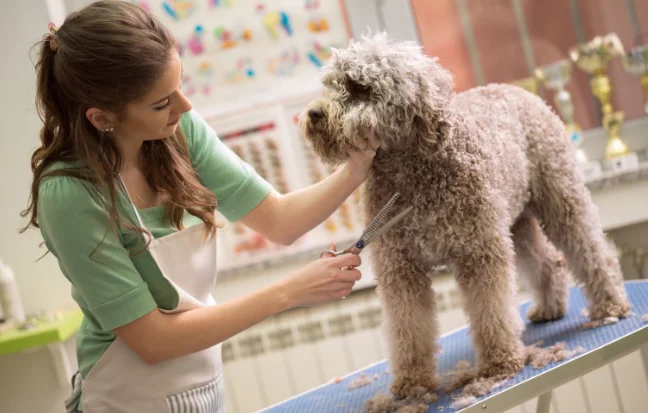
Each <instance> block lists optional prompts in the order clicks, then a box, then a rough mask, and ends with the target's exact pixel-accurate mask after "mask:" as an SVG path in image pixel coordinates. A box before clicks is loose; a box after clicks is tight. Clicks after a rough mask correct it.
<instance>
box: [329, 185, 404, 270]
mask: <svg viewBox="0 0 648 413" xmlns="http://www.w3.org/2000/svg"><path fill="white" fill-rule="evenodd" d="M399 196H400V193H398V192H396V193H395V194H394V195H393V196H392V197H391V199H390V200H389V201H388V202H387V203H386V204H385V206H383V207H382V209H381V210H380V212H378V214H377V215H376V216H375V217H374V219H372V220H371V222H370V223H369V226H368V227H367V229H366V230H365V231H364V232H363V233H362V235H361V236H360V239H358V240H357V241H356V242H355V243H353V245H351V246H349V247H348V248H346V249H344V250H341V251H333V250H326V251H324V252H323V253H322V254H320V258H321V257H323V256H324V254H327V253H328V254H332V255H333V256H336V257H337V256H338V255H342V254H355V255H359V254H360V253H361V252H362V250H363V249H364V248H365V247H366V246H367V245H369V244H371V243H372V242H373V241H375V240H376V239H377V238H378V237H380V236H381V235H382V234H384V233H385V232H387V231H388V230H389V229H390V228H391V227H393V226H394V224H396V223H397V222H398V221H400V220H401V219H403V218H404V217H405V215H407V214H408V213H409V212H410V211H411V210H412V208H413V207H412V206H409V207H407V208H406V209H405V210H404V211H402V212H401V213H400V214H398V215H396V216H395V217H394V218H392V219H390V220H389V221H388V222H387V223H386V224H383V221H385V218H386V217H387V214H388V213H389V211H390V210H391V209H392V207H393V206H394V203H395V202H396V200H397V199H398V197H399Z"/></svg>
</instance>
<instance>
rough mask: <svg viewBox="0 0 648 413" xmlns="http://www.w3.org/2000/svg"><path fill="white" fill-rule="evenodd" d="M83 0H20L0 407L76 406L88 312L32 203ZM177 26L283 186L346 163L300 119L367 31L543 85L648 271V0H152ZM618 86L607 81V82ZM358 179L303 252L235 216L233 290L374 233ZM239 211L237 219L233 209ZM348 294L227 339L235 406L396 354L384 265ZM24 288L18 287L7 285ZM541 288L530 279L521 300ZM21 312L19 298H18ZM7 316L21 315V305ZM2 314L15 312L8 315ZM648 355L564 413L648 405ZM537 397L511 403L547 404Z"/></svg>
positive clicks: (0, 16) (0, 241)
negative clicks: (54, 64)
mask: <svg viewBox="0 0 648 413" xmlns="http://www.w3.org/2000/svg"><path fill="white" fill-rule="evenodd" d="M88 3H90V2H89V1H84V0H20V1H18V0H3V1H2V2H1V3H0V11H1V13H0V21H1V24H0V38H1V39H2V44H3V52H4V55H5V58H4V59H3V60H4V62H5V63H4V64H2V66H1V68H0V70H1V71H2V72H1V73H2V76H0V78H1V79H2V88H3V90H2V92H3V93H2V97H1V99H2V101H1V102H2V103H1V105H2V106H1V110H0V114H1V115H0V116H2V122H1V123H0V124H1V126H0V127H1V128H2V132H1V133H0V139H1V142H2V143H1V147H0V148H1V149H0V171H1V173H0V211H1V214H0V259H2V260H3V261H4V263H5V264H6V266H7V268H11V270H12V271H13V273H14V274H15V280H16V284H17V289H18V292H19V297H20V301H21V306H22V308H23V310H24V313H25V314H26V322H27V323H28V324H29V325H30V329H28V330H26V331H21V332H16V331H15V329H13V330H12V329H11V328H10V324H9V323H4V324H5V327H4V328H3V327H0V411H1V412H7V413H9V412H12V413H32V412H39V413H62V412H64V408H63V400H64V399H65V398H66V397H67V396H68V394H69V391H70V384H69V381H70V376H71V374H72V373H73V372H74V371H76V360H75V355H74V346H75V331H76V329H77V328H78V323H79V321H80V318H79V313H78V312H77V309H76V307H75V304H74V302H73V301H72V299H71V297H70V288H69V285H68V283H67V281H66V280H65V279H64V277H63V276H62V275H61V274H60V271H59V269H58V266H57V263H56V261H55V259H54V258H53V257H52V256H51V255H48V256H46V257H44V258H43V259H42V260H40V261H38V262H37V261H36V260H37V259H38V258H39V257H40V256H41V255H43V253H44V252H45V250H44V248H39V244H40V242H41V237H40V234H38V233H37V231H29V232H28V233H26V234H24V235H21V236H19V235H18V228H19V227H21V226H22V225H24V221H23V220H22V218H21V217H20V216H19V212H20V211H21V210H22V209H23V208H24V207H25V206H26V203H27V197H28V194H29V186H30V184H31V179H32V176H31V172H30V169H29V157H30V155H31V152H32V151H33V150H34V149H35V148H36V147H37V145H38V133H39V129H40V121H39V119H38V116H37V114H36V112H35V109H34V88H35V81H34V79H35V76H34V69H33V60H32V59H33V58H32V55H30V47H31V46H32V45H33V44H34V43H35V42H37V41H38V40H39V39H40V38H41V36H42V35H43V34H45V33H46V31H47V24H48V23H49V22H50V21H52V22H54V23H56V24H57V25H60V24H61V23H62V22H63V19H64V17H65V15H66V14H67V13H69V12H70V11H71V10H74V9H76V8H78V7H82V6H83V5H85V4H88ZM135 3H138V4H139V5H140V6H141V7H143V8H146V9H147V10H149V11H150V12H151V13H153V14H155V15H156V16H157V17H159V18H160V19H161V20H162V21H163V23H164V24H165V25H167V26H168V27H169V28H170V29H171V30H172V31H173V32H174V34H175V35H176V38H177V43H178V49H179V51H180V54H181V57H182V60H183V65H184V71H185V78H186V79H185V83H184V85H183V88H184V91H185V93H186V94H187V96H189V97H190V99H191V100H192V102H193V105H194V108H196V109H197V110H198V111H199V112H200V113H201V114H202V115H203V116H204V117H205V118H206V119H207V120H208V122H209V123H210V124H211V125H212V126H213V128H214V129H215V130H216V131H217V132H218V134H219V137H220V138H221V139H222V140H223V141H224V142H225V143H226V144H227V145H229V146H230V147H231V148H232V149H233V150H235V151H236V152H237V153H238V154H239V155H240V156H241V157H242V158H243V159H244V160H246V161H247V162H249V163H250V164H251V165H252V166H253V167H254V168H255V169H256V170H257V171H258V172H259V173H260V174H262V175H263V176H264V177H265V178H266V179H268V180H269V181H270V182H271V183H272V184H273V185H274V186H275V187H276V188H277V189H278V190H279V191H280V192H288V191H292V190H295V189H298V188H301V187H304V186H306V185H309V184H311V183H314V182H316V181H318V180H320V179H322V178H323V177H325V176H326V175H327V174H329V173H331V172H332V170H331V169H330V168H328V167H326V166H324V165H322V164H320V163H319V162H318V161H317V160H316V159H315V158H314V157H313V156H312V154H311V153H310V152H309V150H308V149H307V148H306V147H305V146H304V144H303V141H302V139H301V137H300V136H299V131H298V128H297V123H296V117H297V116H298V115H299V113H300V112H301V111H302V110H303V108H304V106H305V104H306V102H308V101H309V100H310V99H312V98H313V97H314V96H316V95H317V94H318V93H319V91H320V84H319V78H318V74H319V70H320V68H321V66H322V65H323V64H325V63H326V61H327V59H328V57H329V56H330V51H331V48H332V47H344V46H345V45H346V44H347V43H348V41H349V39H352V38H359V37H360V36H361V35H362V34H363V33H366V32H367V31H368V30H371V31H372V32H375V31H379V30H384V31H386V32H388V33H389V34H390V35H391V36H392V37H393V38H395V39H397V40H411V41H414V42H417V43H419V44H420V45H421V46H422V47H423V49H424V51H425V53H427V54H429V55H430V56H437V57H439V59H440V63H441V64H443V65H444V66H446V67H447V68H448V69H449V70H451V71H452V73H453V75H454V78H455V84H456V90H457V92H460V91H462V90H465V89H468V88H471V87H475V86H479V85H483V84H485V83H490V82H502V83H516V84H518V85H520V86H521V87H524V88H527V89H528V90H530V91H532V92H533V93H537V94H538V95H540V96H542V97H543V98H544V99H546V100H547V102H548V103H549V104H551V105H552V106H553V107H554V109H555V110H556V112H557V113H559V114H560V116H561V117H562V118H563V120H564V121H565V124H566V128H567V130H568V132H569V133H570V136H571V137H572V140H573V143H574V145H576V146H577V147H578V155H579V161H580V163H581V170H582V172H583V175H584V176H585V178H586V180H587V185H588V187H589V188H590V190H591V192H592V196H593V198H594V201H595V202H596V204H597V207H598V208H599V213H600V216H601V220H602V222H603V225H604V228H605V231H606V232H607V234H608V235H609V237H610V239H611V240H612V241H613V242H614V243H615V244H616V246H617V248H618V250H619V253H620V255H621V259H622V263H623V269H624V276H625V277H626V279H639V278H646V277H648V263H647V261H646V252H647V251H648V157H647V155H646V148H647V147H648V114H647V110H648V107H647V106H646V102H647V100H648V0H544V1H539V0H411V1H410V0H346V1H344V0H326V1H324V0H267V1H256V0H195V1H187V0H185V1H162V0H148V1H136V2H135ZM608 85H609V87H606V86H608ZM360 201H361V194H360V191H358V192H357V193H356V194H353V195H352V196H351V197H350V198H349V199H348V201H347V202H346V203H345V204H344V205H343V206H342V207H341V208H340V209H339V210H338V211H337V212H336V213H335V214H334V215H333V216H332V217H331V218H330V219H328V220H327V221H326V222H325V223H324V224H322V225H321V226H320V227H319V228H317V229H316V230H314V231H312V232H311V233H309V234H307V235H306V236H304V237H303V238H302V239H300V240H298V241H297V242H295V244H294V245H291V246H289V247H281V246H277V245H274V244H272V243H270V242H268V241H267V240H265V239H263V238H262V237H260V236H259V235H258V234H254V233H252V232H250V231H249V230H247V229H245V228H243V227H241V226H239V225H236V224H226V225H225V227H224V228H223V230H221V231H220V232H219V241H218V242H219V267H220V272H219V282H218V285H217V286H216V289H215V291H214V296H215V298H216V300H217V301H221V302H222V301H226V300H228V299H231V298H233V297H237V296H240V295H242V294H246V293H248V292H251V291H253V290H255V289H258V288H260V287H262V286H264V285H267V284H269V283H271V282H273V281H275V280H277V279H278V278H280V277H283V276H285V275H286V274H288V273H289V272H291V271H293V270H295V269H296V268H299V267H300V266H302V265H304V264H305V263H306V262H308V261H309V260H312V259H314V258H316V257H317V256H318V255H319V253H320V252H321V251H322V250H323V249H325V248H326V247H327V246H328V245H329V243H330V242H336V243H337V244H338V246H344V247H345V246H346V244H347V243H349V242H351V241H352V240H353V239H354V237H357V236H358V234H359V232H360V231H361V230H362V220H361V217H360V214H359V208H358V206H357V205H358V202H360ZM223 221H224V220H223ZM361 269H362V270H363V280H362V281H361V282H360V283H358V285H357V287H356V290H355V291H354V293H353V294H352V295H351V296H350V297H348V298H347V299H345V300H341V301H338V302H335V303H333V304H330V305H326V306H321V307H317V308H311V309H297V310H293V311H289V312H286V313H283V314H280V315H278V316H276V317H273V318H270V319H268V320H266V321H265V322H263V323H262V324H260V325H258V326H256V327H254V328H252V329H250V330H248V331H246V332H245V333H242V334H240V335H238V336H236V337H234V338H232V339H231V340H229V341H228V342H226V343H225V344H224V346H223V357H224V362H225V367H224V368H225V378H226V381H225V383H226V388H227V389H226V391H227V399H226V403H227V409H228V412H229V413H249V412H254V411H258V410H260V409H262V408H264V407H267V406H270V405H273V404H275V403H278V402H280V401H282V400H285V399H287V398H290V397H292V396H294V395H296V394H299V393H301V392H304V391H307V390H309V389H312V388H314V387H317V386H319V385H322V384H324V383H327V382H330V381H331V380H332V379H333V378H335V377H338V376H343V375H345V374H347V373H349V372H352V371H356V370H358V369H361V368H363V367H365V366H367V365H369V364H372V363H375V362H378V361H380V360H383V359H384V358H385V357H387V348H386V344H385V341H384V338H383V333H382V329H381V308H380V302H379V300H378V297H377V295H376V293H375V290H374V288H375V283H374V281H373V277H372V269H371V266H370V265H369V264H363V266H362V267H361ZM7 282H8V281H7ZM434 288H435V290H436V292H437V293H438V295H439V299H438V302H439V312H440V320H441V327H442V330H443V332H448V331H451V330H454V329H457V328H459V327H461V326H462V325H464V324H465V323H466V319H465V318H464V315H463V312H462V310H461V302H460V297H459V295H458V292H457V290H456V289H455V286H454V282H453V279H452V274H443V275H440V276H439V278H438V279H437V280H436V281H435V287H434ZM527 298H528V296H527V294H526V291H525V289H524V286H521V291H520V300H525V299H527ZM5 311H6V310H5ZM3 317H5V318H7V314H4V315H3ZM2 325H3V324H0V326H2ZM646 357H648V350H646V351H638V352H636V353H633V354H630V355H628V356H625V357H623V358H621V359H619V360H618V361H616V362H614V363H612V364H610V365H608V366H605V367H603V368H601V369H598V370H596V371H594V372H592V373H590V374H588V375H586V376H584V377H582V378H579V379H577V380H574V381H572V382H569V383H567V384H565V385H563V386H562V387H560V388H558V389H557V390H556V391H555V392H554V398H553V400H552V407H551V408H552V412H554V413H565V412H569V413H614V412H621V413H640V412H645V411H646V409H647V408H646V406H648V380H647V372H646V366H647V365H648V364H646V361H647V360H648V359H647V358H646ZM535 405H536V401H535V400H532V401H529V402H528V403H526V404H524V405H521V406H519V407H517V408H516V409H514V410H512V412H515V413H531V412H534V411H535Z"/></svg>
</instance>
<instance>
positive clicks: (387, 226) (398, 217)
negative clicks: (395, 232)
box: [365, 206, 413, 244]
mask: <svg viewBox="0 0 648 413" xmlns="http://www.w3.org/2000/svg"><path fill="white" fill-rule="evenodd" d="M412 208H413V207H411V206H409V207H407V208H406V209H405V210H404V211H403V212H401V213H400V214H398V215H396V216H395V217H394V218H392V219H390V220H389V221H388V222H387V223H386V224H385V225H383V226H382V227H381V228H380V229H379V230H377V231H376V232H374V233H373V235H372V236H371V237H370V238H369V239H368V240H367V241H366V242H365V244H369V243H370V242H372V241H374V240H375V239H377V238H378V237H380V236H381V235H382V234H384V233H385V232H387V231H389V229H390V228H391V227H393V226H394V225H395V224H396V223H397V222H398V221H400V220H401V219H403V218H405V215H407V214H409V212H410V211H411V210H412Z"/></svg>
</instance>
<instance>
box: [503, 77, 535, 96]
mask: <svg viewBox="0 0 648 413" xmlns="http://www.w3.org/2000/svg"><path fill="white" fill-rule="evenodd" d="M510 83H511V84H512V85H514V86H518V87H521V88H522V89H525V90H527V91H528V92H531V93H533V94H534V95H537V94H538V79H536V78H535V77H533V76H531V77H527V78H524V79H519V80H515V81H513V82H510Z"/></svg>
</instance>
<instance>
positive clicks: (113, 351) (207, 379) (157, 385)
mask: <svg viewBox="0 0 648 413" xmlns="http://www.w3.org/2000/svg"><path fill="white" fill-rule="evenodd" d="M118 181H119V184H120V186H121V187H122V190H123V191H124V192H125V194H126V196H127V197H128V200H129V202H130V203H131V205H132V207H133V210H134V211H135V215H136V216H137V220H138V221H139V225H140V226H141V227H142V228H145V226H144V222H143V221H142V218H141V217H140V215H139V213H138V211H137V208H136V207H135V204H133V201H132V200H131V198H130V196H129V195H128V191H127V189H126V187H125V185H124V184H123V182H122V181H121V178H118ZM148 250H149V252H150V254H151V256H152V257H153V259H154V260H155V262H156V264H157V265H158V267H159V269H160V271H161V272H162V275H164V277H165V278H166V279H168V280H169V282H170V283H171V285H172V286H173V287H175V289H176V290H177V292H178V297H179V300H178V305H177V306H176V308H174V309H172V310H162V309H160V311H163V312H167V313H173V312H179V311H186V310H190V309H194V308H198V307H203V306H208V305H215V304H216V302H215V301H214V299H213V297H212V296H211V291H213V288H214V286H215V284H216V237H215V236H213V237H210V238H209V240H205V224H201V225H195V226H193V227H190V228H187V229H185V230H183V231H178V232H175V233H173V234H170V235H167V236H165V237H163V238H159V239H151V242H150V244H149V247H148ZM214 328H218V327H217V326H214ZM221 371H222V359H221V346H220V344H219V345H216V346H213V347H211V348H208V349H206V350H203V351H200V352H197V353H193V354H190V355H188V356H183V357H178V358H175V359H171V360H167V361H164V362H161V363H157V364H155V365H148V364H146V363H145V362H144V361H143V360H142V359H141V358H140V357H139V356H138V355H137V354H136V353H135V352H134V351H132V350H131V349H130V348H129V347H128V345H127V344H126V343H125V342H124V341H122V340H121V339H120V338H119V337H117V338H116V339H115V341H114V342H113V343H112V344H111V345H110V347H109V348H108V349H107V350H106V352H105V353H104V354H103V355H102V356H101V358H100V359H99V360H98V361H97V363H96V364H95V365H94V366H93V368H92V369H91V370H90V372H89V373H88V376H87V377H86V378H85V380H83V381H82V383H81V380H79V379H78V377H77V378H76V380H75V381H77V382H79V383H78V384H81V385H82V389H83V390H82V393H83V394H82V399H83V401H82V405H81V406H80V409H81V410H82V411H83V413H131V412H137V413H167V412H168V413H185V412H191V413H224V412H225V401H224V394H223V381H222V380H223V379H222V377H221ZM75 390H76V391H75V392H73V393H78V390H77V389H75ZM72 397H74V396H72ZM72 397H71V398H72ZM77 399H78V397H77ZM66 404H67V405H68V406H69V405H70V404H71V403H70V401H68V402H67V403H66Z"/></svg>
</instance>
